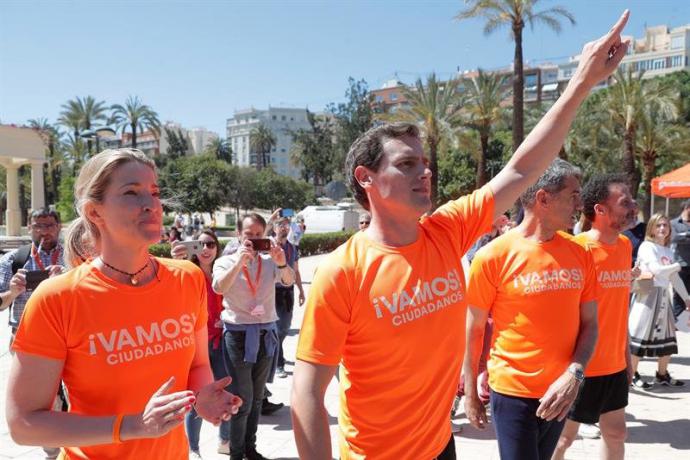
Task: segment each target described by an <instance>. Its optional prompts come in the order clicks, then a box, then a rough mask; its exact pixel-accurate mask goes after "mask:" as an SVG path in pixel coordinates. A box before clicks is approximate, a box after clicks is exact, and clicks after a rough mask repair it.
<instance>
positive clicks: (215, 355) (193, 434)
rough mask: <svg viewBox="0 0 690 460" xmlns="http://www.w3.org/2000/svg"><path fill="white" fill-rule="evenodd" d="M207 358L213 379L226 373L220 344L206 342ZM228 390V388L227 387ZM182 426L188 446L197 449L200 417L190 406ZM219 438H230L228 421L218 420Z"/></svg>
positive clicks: (224, 439) (224, 440) (219, 377)
mask: <svg viewBox="0 0 690 460" xmlns="http://www.w3.org/2000/svg"><path fill="white" fill-rule="evenodd" d="M219 345H220V344H219ZM208 358H209V361H210V363H211V370H212V371H213V379H214V380H220V379H222V378H223V377H226V376H227V375H228V373H227V371H226V370H225V362H224V361H223V349H222V347H221V346H219V347H218V348H216V349H215V350H214V349H213V343H212V342H209V344H208ZM227 390H228V391H230V388H227ZM184 427H185V431H186V432H187V439H189V448H190V449H191V450H194V451H197V452H198V451H199V434H200V433H201V417H199V416H198V415H197V413H196V410H195V409H194V408H192V410H191V411H190V412H188V413H187V415H186V416H185V418H184ZM219 434H220V440H221V441H222V442H228V441H229V440H230V422H229V421H225V422H220V431H219Z"/></svg>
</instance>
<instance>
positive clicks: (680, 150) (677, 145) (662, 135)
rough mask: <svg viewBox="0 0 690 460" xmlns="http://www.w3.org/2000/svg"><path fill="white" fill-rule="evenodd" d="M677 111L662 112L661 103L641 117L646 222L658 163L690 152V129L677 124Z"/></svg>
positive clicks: (639, 143) (649, 106) (648, 107)
mask: <svg viewBox="0 0 690 460" xmlns="http://www.w3.org/2000/svg"><path fill="white" fill-rule="evenodd" d="M677 117H678V113H677V111H675V110H662V107H661V106H660V105H659V103H658V102H652V103H649V104H647V105H646V106H645V107H644V109H643V111H642V116H641V117H640V120H639V124H638V131H637V151H638V152H639V156H640V161H641V162H642V171H643V173H642V184H643V185H642V188H643V191H644V192H643V193H644V205H643V208H642V212H643V214H644V220H645V222H646V221H647V220H649V213H650V209H649V208H650V206H649V205H650V200H651V199H652V193H651V189H652V179H653V178H654V176H655V175H656V161H657V160H658V159H659V158H660V157H663V158H665V160H667V161H666V162H668V160H671V159H673V158H674V157H675V158H679V159H680V158H681V156H682V155H687V151H688V149H690V128H687V127H685V126H683V125H680V124H674V122H676V121H677Z"/></svg>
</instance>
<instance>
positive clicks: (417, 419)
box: [292, 12, 628, 460]
mask: <svg viewBox="0 0 690 460" xmlns="http://www.w3.org/2000/svg"><path fill="white" fill-rule="evenodd" d="M627 17H628V13H627V12H625V13H624V14H623V15H622V16H621V18H620V20H619V21H618V23H616V25H615V26H614V27H613V28H612V29H611V30H610V31H609V33H608V34H607V35H605V36H604V37H602V38H600V39H599V40H597V41H596V42H592V43H589V44H587V45H586V46H585V48H584V50H583V54H582V58H581V60H580V65H579V67H578V69H577V71H576V73H575V75H574V77H573V79H572V80H571V82H570V83H569V85H568V87H567V88H566V90H565V92H564V93H563V95H562V96H561V97H560V99H559V100H558V101H556V103H555V104H554V105H553V107H551V109H550V110H549V112H548V113H547V114H546V115H545V117H544V118H543V119H542V120H541V121H540V122H539V124H538V125H537V126H536V127H535V128H534V129H533V130H532V132H531V133H530V134H529V136H527V138H526V139H525V140H524V142H523V143H522V144H521V145H520V146H516V148H517V150H516V151H515V153H514V154H513V156H512V158H511V159H510V161H509V162H508V164H507V165H506V167H505V168H504V169H503V170H501V171H500V172H499V173H498V175H497V176H496V177H494V178H493V179H492V180H491V181H490V182H489V183H488V184H486V185H485V186H483V187H482V188H481V189H479V190H477V191H475V192H474V193H472V194H471V195H469V196H466V197H462V198H460V199H458V200H455V201H450V202H449V203H446V204H445V205H443V206H441V207H439V208H438V209H437V210H436V211H435V212H433V213H431V214H430V215H428V216H426V217H422V216H424V215H425V214H427V213H429V211H430V210H431V208H432V202H433V198H435V197H432V196H431V171H430V168H429V164H430V161H433V160H434V159H431V160H430V159H429V158H427V156H426V154H425V152H424V145H423V143H422V140H421V139H420V136H419V132H418V129H417V127H416V126H415V125H412V124H406V123H400V124H393V125H383V126H379V127H376V128H373V129H371V130H369V131H368V132H367V133H365V134H364V135H363V136H361V137H360V138H359V139H358V140H357V141H355V143H354V144H353V146H352V148H351V149H350V152H349V153H348V156H347V160H346V167H345V173H346V175H347V177H348V182H349V184H350V187H351V189H352V191H353V193H354V196H355V198H356V199H357V201H358V202H360V203H361V204H362V206H364V207H365V208H366V209H367V210H369V211H370V212H371V216H372V218H371V224H370V226H369V228H367V229H366V230H365V231H361V232H358V233H356V234H355V235H353V236H352V238H350V239H349V240H348V241H347V242H346V243H345V244H343V245H342V246H340V247H339V248H338V249H336V250H335V251H334V252H333V253H332V254H330V255H329V258H328V259H327V260H326V261H324V262H323V263H321V264H320V266H319V270H318V271H317V272H316V275H315V277H314V281H313V283H312V287H311V290H310V292H309V299H308V300H307V304H306V311H305V315H304V323H303V325H302V329H301V332H300V338H299V345H298V348H297V363H296V365H295V374H294V383H293V388H292V420H293V428H294V432H295V439H296V441H297V448H298V451H299V457H300V458H302V459H307V460H312V459H327V458H328V459H330V458H332V457H331V455H332V451H331V442H330V432H329V427H328V413H327V412H326V409H325V407H324V395H325V392H326V388H327V387H328V384H329V382H330V381H331V380H332V377H333V373H334V372H335V370H336V368H337V367H338V365H339V364H340V369H341V371H340V377H341V378H340V415H339V425H340V430H339V432H340V455H339V456H340V458H343V459H348V460H350V459H364V458H375V459H379V460H387V459H391V460H402V459H408V458H414V459H424V460H428V459H433V458H438V459H454V458H455V448H454V442H453V437H452V435H451V429H450V419H449V417H448V414H449V413H450V410H451V406H452V404H453V399H454V396H455V389H456V388H457V383H458V376H459V375H460V364H461V359H462V354H463V346H464V345H463V344H464V342H465V340H464V339H465V338H464V328H463V325H464V324H465V314H466V300H465V280H464V275H463V272H462V267H461V265H460V260H461V258H462V256H463V255H464V254H465V252H467V250H468V249H469V248H470V247H471V246H472V245H473V244H474V242H475V241H476V240H477V238H478V237H479V236H481V235H482V234H484V233H486V232H487V231H488V230H489V228H490V227H491V223H492V221H493V220H494V219H495V218H496V217H497V216H499V215H500V214H501V213H503V211H505V210H506V209H508V208H509V207H510V206H512V204H513V202H514V201H515V198H516V197H517V196H518V195H520V194H521V193H522V192H523V191H524V190H525V189H526V188H527V187H528V186H529V185H530V184H532V183H534V182H535V181H536V180H537V179H538V178H539V176H540V174H541V173H542V172H543V171H544V169H546V167H547V166H548V165H549V164H550V163H551V161H552V160H553V158H554V157H555V156H556V153H557V152H558V151H559V149H560V147H561V145H562V143H563V141H564V139H565V136H566V134H567V132H568V129H569V127H570V124H571V122H572V120H573V118H574V117H575V114H576V111H577V108H578V106H579V105H580V104H581V103H582V101H583V100H584V99H585V98H586V97H587V94H588V93H589V91H590V90H591V88H592V87H593V86H594V85H595V84H597V83H598V82H599V81H601V80H603V79H605V78H607V76H608V75H610V74H611V73H612V72H613V71H614V70H615V68H616V67H617V65H618V63H619V62H620V60H621V59H622V57H623V55H625V50H626V49H627V44H626V43H623V42H621V38H620V32H621V31H622V29H623V27H624V25H625V23H626V21H627ZM577 247H578V248H580V247H579V246H577ZM580 250H582V251H584V250H583V249H582V248H580Z"/></svg>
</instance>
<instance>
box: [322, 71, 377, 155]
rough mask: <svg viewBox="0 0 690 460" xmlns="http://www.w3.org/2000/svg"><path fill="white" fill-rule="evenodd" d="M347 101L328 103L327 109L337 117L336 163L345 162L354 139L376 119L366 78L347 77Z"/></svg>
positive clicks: (365, 130) (335, 136)
mask: <svg viewBox="0 0 690 460" xmlns="http://www.w3.org/2000/svg"><path fill="white" fill-rule="evenodd" d="M347 82H348V89H347V90H346V91H345V99H346V101H345V102H342V103H338V104H334V103H331V104H328V106H327V107H326V111H327V112H329V113H330V114H332V115H333V116H334V117H335V133H334V147H335V153H334V156H335V163H336V164H337V165H342V164H344V161H345V156H346V155H347V152H348V151H349V150H350V147H351V146H352V144H353V143H354V141H355V140H356V139H357V138H358V137H359V136H361V135H362V134H364V133H365V132H367V130H369V128H371V126H372V123H373V121H374V111H373V109H372V105H371V102H372V97H371V93H370V92H369V85H368V84H367V82H366V81H365V80H355V79H354V78H352V77H349V78H348V79H347Z"/></svg>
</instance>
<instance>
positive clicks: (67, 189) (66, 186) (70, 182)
mask: <svg viewBox="0 0 690 460" xmlns="http://www.w3.org/2000/svg"><path fill="white" fill-rule="evenodd" d="M75 181H76V179H75V178H74V176H64V177H63V178H62V181H60V186H59V187H58V190H59V196H60V199H59V200H58V202H57V206H56V208H57V211H58V212H59V213H60V219H61V220H62V221H63V222H67V221H70V220H72V219H74V218H75V217H77V212H76V210H75V208H74V183H75Z"/></svg>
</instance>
